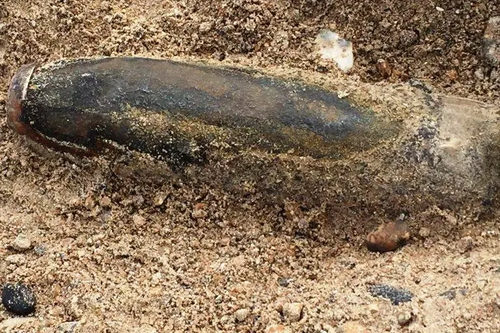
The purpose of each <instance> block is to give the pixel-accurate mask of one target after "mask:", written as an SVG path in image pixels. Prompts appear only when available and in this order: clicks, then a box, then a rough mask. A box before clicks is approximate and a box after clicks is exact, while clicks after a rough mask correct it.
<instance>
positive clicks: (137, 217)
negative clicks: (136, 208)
mask: <svg viewBox="0 0 500 333" xmlns="http://www.w3.org/2000/svg"><path fill="white" fill-rule="evenodd" d="M132 221H133V222H134V224H135V225H136V226H137V227H142V226H143V225H145V224H146V219H145V218H144V217H142V216H141V215H139V214H135V215H134V216H132Z"/></svg>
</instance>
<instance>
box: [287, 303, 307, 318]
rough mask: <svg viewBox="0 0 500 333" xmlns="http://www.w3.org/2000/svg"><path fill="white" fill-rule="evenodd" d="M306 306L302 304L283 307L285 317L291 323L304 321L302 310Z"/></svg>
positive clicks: (289, 304)
mask: <svg viewBox="0 0 500 333" xmlns="http://www.w3.org/2000/svg"><path fill="white" fill-rule="evenodd" d="M303 309H304V304H302V303H287V304H285V305H283V316H284V317H285V319H286V320H288V321H290V322H297V321H299V320H300V319H302V310H303Z"/></svg>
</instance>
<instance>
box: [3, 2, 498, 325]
mask: <svg viewBox="0 0 500 333" xmlns="http://www.w3.org/2000/svg"><path fill="white" fill-rule="evenodd" d="M436 7H440V8H442V9H443V11H441V10H438V9H436ZM499 11H500V4H499V3H498V1H479V2H474V3H471V2H468V1H457V0H454V1H453V0H449V1H442V2H434V1H428V0H425V1H421V2H408V1H398V2H390V1H386V2H380V4H374V3H373V2H372V1H357V2H355V3H354V4H352V3H351V2H349V1H335V2H333V1H312V0H298V1H264V0H254V1H243V0H239V1H215V0H214V1H210V0H206V1H201V0H200V1H189V2H185V3H184V2H181V1H178V2H174V1H166V0H157V1H153V0H150V1H146V0H143V1H139V0H136V1H115V2H112V1H99V0H93V1H82V0H74V1H56V0H47V1H41V0H40V1H16V0H6V1H2V2H1V3H0V83H1V85H2V86H3V87H4V88H3V89H2V90H1V91H0V110H1V115H2V122H1V131H0V150H1V153H0V156H1V157H0V165H1V169H0V193H2V196H1V197H0V221H1V223H0V260H1V261H0V272H1V274H0V282H1V283H2V284H3V283H5V282H24V283H27V284H29V285H31V286H32V287H33V289H34V291H35V293H36V295H37V297H38V307H37V312H36V314H35V318H36V320H35V321H33V322H30V323H28V324H26V325H24V326H23V328H22V329H21V328H14V329H13V330H12V331H13V332H21V331H23V332H64V331H69V332H70V331H71V329H70V328H69V327H71V326H72V325H70V324H68V322H78V326H77V328H76V329H75V330H74V331H75V332H77V331H79V332H91V331H94V332H183V331H185V332H193V331H195V332H197V331H204V332H217V331H221V332H235V331H237V332H261V331H265V330H266V329H269V328H270V327H271V326H272V325H278V324H282V325H284V327H277V330H278V331H280V330H281V332H286V329H290V330H293V332H341V331H344V332H346V333H348V332H363V331H364V330H366V331H367V332H498V331H500V322H499V320H498V318H499V316H500V251H499V247H500V237H499V235H500V228H499V225H498V221H497V220H495V219H494V218H493V219H487V218H483V219H479V220H478V221H477V223H476V224H472V225H467V227H463V228H460V229H453V230H454V231H453V232H452V233H451V232H450V230H451V229H452V228H449V227H447V226H446V225H448V224H449V225H456V224H459V223H460V221H461V220H462V218H463V217H461V216H457V214H454V213H453V212H449V211H439V212H438V213H437V214H438V215H440V216H441V217H442V219H440V220H439V221H441V222H440V223H443V224H446V225H445V226H443V227H442V228H436V223H433V224H429V225H428V224H426V222H427V221H426V220H417V221H412V223H413V225H412V228H413V231H414V236H413V238H412V240H411V242H410V244H409V245H407V246H405V247H404V248H402V249H401V250H399V251H397V252H394V253H387V254H382V255H380V254H374V253H369V252H367V250H366V249H365V248H364V247H363V245H362V242H363V239H364V237H365V235H366V233H365V232H366V230H365V228H363V227H353V228H350V227H349V228H347V227H346V226H351V224H346V225H345V226H344V225H335V226H324V225H322V224H321V223H315V222H317V221H316V220H320V217H319V216H322V214H323V215H324V213H325V212H324V208H322V207H308V210H307V212H305V213H304V214H306V215H307V223H306V224H307V225H305V226H304V225H303V223H304V222H303V219H300V218H299V219H297V216H295V215H294V214H296V213H293V212H294V211H299V212H300V210H301V208H297V207H296V206H294V204H293V203H286V202H285V203H283V202H282V203H278V204H277V203H276V202H272V203H269V204H268V205H264V206H263V203H262V202H259V199H258V198H259V196H258V195H248V196H237V195H234V193H227V192H225V191H223V190H222V189H219V188H213V187H209V186H207V184H204V183H197V184H190V183H184V182H183V181H182V180H181V179H174V180H172V181H168V182H164V183H162V184H159V183H158V182H155V181H153V180H151V181H149V179H146V180H144V179H143V180H141V181H137V180H134V179H130V178H123V177H117V175H116V173H115V172H114V170H113V168H112V163H109V162H106V161H104V162H102V161H100V160H90V161H77V160H71V159H68V158H61V157H60V156H53V155H50V154H47V153H42V154H40V153H39V152H38V151H36V150H32V149H30V147H29V145H27V144H26V143H25V142H24V141H23V140H21V139H20V138H18V137H16V136H15V135H14V134H13V133H12V132H11V131H10V130H9V129H8V127H7V126H6V122H5V111H4V108H3V106H4V105H5V93H6V89H7V85H8V80H9V78H10V77H11V75H12V74H13V73H14V71H15V70H16V69H17V68H18V67H19V66H20V65H21V64H24V63H28V62H32V61H40V62H45V61H49V60H53V59H58V58H60V57H81V56H93V55H102V54H104V55H150V56H156V57H172V56H181V57H184V56H190V57H196V58H210V59H213V60H215V61H221V62H222V63H225V64H233V63H244V64H247V65H253V66H258V67H263V68H271V69H272V68H273V66H277V65H280V66H285V67H288V68H300V69H303V70H305V71H310V72H320V73H323V74H324V75H330V76H336V77H342V74H340V73H338V71H336V69H335V68H334V66H333V65H329V64H325V63H321V62H318V60H317V59H316V58H314V57H313V56H311V54H312V50H313V41H314V37H315V35H316V34H317V33H318V32H319V30H320V29H321V28H325V27H330V28H333V29H335V30H336V31H338V32H339V33H341V34H343V35H344V36H346V37H347V38H349V39H351V40H352V41H353V43H354V50H355V57H356V62H355V70H354V72H353V73H351V74H349V79H350V80H354V81H359V82H360V84H361V83H362V82H378V81H382V80H383V79H382V77H381V76H380V74H379V73H378V72H377V70H376V62H377V60H378V59H385V60H387V61H388V62H389V63H390V64H391V66H393V68H394V71H393V76H391V77H390V78H388V79H386V81H390V82H404V81H407V80H410V79H417V80H420V81H423V82H426V83H427V84H428V85H430V86H432V87H434V89H435V90H436V91H439V92H445V93H449V94H456V95H460V96H468V97H474V98H476V99H482V100H486V101H489V102H490V103H496V101H495V98H498V96H499V89H498V82H495V79H494V78H493V79H492V78H490V77H489V75H490V74H491V68H489V67H487V65H486V64H485V63H484V62H483V60H482V58H481V57H480V48H481V37H482V33H483V31H484V28H485V24H486V21H487V19H488V18H489V17H490V16H494V15H498V14H499ZM478 71H481V72H482V73H483V74H484V75H483V76H481V75H476V72H478ZM484 76H486V78H483V77H484ZM386 83H387V82H383V83H379V84H382V85H384V84H386ZM342 209H344V208H343V207H338V210H339V211H341V210H342ZM398 209H399V208H398V207H395V208H394V211H395V212H398V213H399V211H398ZM436 209H437V210H439V208H436ZM299 214H301V213H299ZM395 214H396V213H395ZM396 215H397V214H396ZM315 217H317V219H316V220H315ZM393 217H394V216H382V217H379V219H378V220H377V221H379V220H380V218H382V219H383V218H387V219H388V218H393ZM334 220H335V219H334ZM377 221H365V220H360V221H357V222H359V225H365V224H366V225H368V229H369V228H371V227H373V226H374V225H376V222H377ZM21 233H22V234H25V235H26V236H27V237H28V238H29V239H30V240H31V242H32V243H33V246H34V247H33V249H31V250H29V251H26V252H21V253H18V252H16V251H14V250H12V249H11V248H10V247H9V245H10V244H11V243H12V242H13V241H14V239H15V238H16V236H18V235H19V234H21ZM373 283H383V284H388V285H391V286H394V287H398V288H403V289H405V290H408V291H410V292H411V293H412V294H413V295H414V296H413V299H412V301H411V302H408V303H403V304H401V305H398V306H396V305H391V302H390V301H388V300H386V299H383V298H376V297H373V296H372V295H371V294H370V292H369V291H368V286H369V285H370V284H373ZM454 288H455V289H454ZM450 290H454V291H455V292H453V291H451V292H450ZM446 292H448V293H446ZM443 293H445V294H444V295H443ZM454 294H456V297H452V296H450V295H454ZM450 298H452V299H450ZM294 303H299V304H294ZM290 304H292V305H290ZM290 308H291V309H292V311H291V312H292V315H290V314H289V312H290V311H288V310H285V309H290ZM240 309H248V313H247V314H246V316H243V315H241V313H242V311H240V312H237V313H238V315H236V314H235V312H236V311H237V310H240ZM294 309H295V310H297V311H298V312H297V313H298V314H297V316H296V318H294V316H293V310H294ZM243 312H244V311H243ZM408 314H411V317H412V320H411V323H410V324H409V325H408V326H404V327H402V326H401V325H400V324H399V323H398V317H404V316H405V315H408ZM11 317H12V316H11V315H10V314H9V313H7V312H6V311H3V310H2V311H1V312H0V320H1V321H3V322H2V323H0V327H3V328H2V329H3V330H5V331H7V328H6V325H8V324H9V323H11V322H9V321H8V319H9V318H11ZM237 318H240V319H241V318H244V319H243V320H241V322H240V321H238V320H237ZM356 323H358V324H359V326H356ZM2 325H4V326H2ZM361 326H362V327H363V328H362V327H361Z"/></svg>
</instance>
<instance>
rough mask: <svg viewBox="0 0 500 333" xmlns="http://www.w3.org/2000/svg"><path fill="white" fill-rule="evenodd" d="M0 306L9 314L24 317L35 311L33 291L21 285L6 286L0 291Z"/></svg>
mask: <svg viewBox="0 0 500 333" xmlns="http://www.w3.org/2000/svg"><path fill="white" fill-rule="evenodd" d="M2 304H3V306H4V307H5V308H6V309H7V310H8V311H10V312H12V313H15V314H17V315H21V316H25V315H29V314H30V313H32V312H34V311H35V305H36V298H35V294H34V293H33V291H32V290H31V289H30V288H29V287H27V286H25V285H22V284H15V285H14V284H6V285H5V286H4V287H3V290H2Z"/></svg>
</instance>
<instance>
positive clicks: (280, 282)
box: [278, 277, 290, 287]
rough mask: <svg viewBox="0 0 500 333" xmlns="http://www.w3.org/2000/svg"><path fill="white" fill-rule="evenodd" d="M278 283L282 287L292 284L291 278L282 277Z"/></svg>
mask: <svg viewBox="0 0 500 333" xmlns="http://www.w3.org/2000/svg"><path fill="white" fill-rule="evenodd" d="M278 284H279V285H280V286H281V287H288V285H289V284H290V280H289V279H287V278H283V277H280V278H278Z"/></svg>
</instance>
